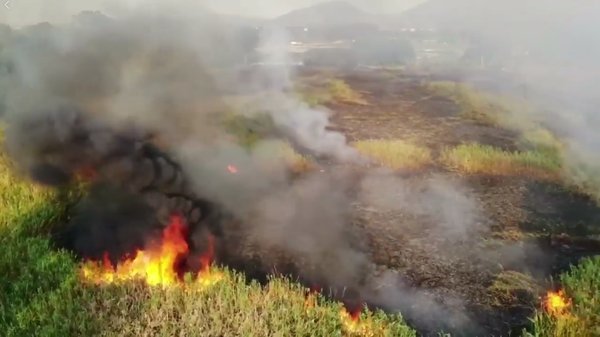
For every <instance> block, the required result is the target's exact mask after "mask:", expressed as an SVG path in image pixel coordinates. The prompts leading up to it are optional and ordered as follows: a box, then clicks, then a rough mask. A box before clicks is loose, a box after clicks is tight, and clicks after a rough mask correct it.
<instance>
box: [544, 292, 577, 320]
mask: <svg viewBox="0 0 600 337" xmlns="http://www.w3.org/2000/svg"><path fill="white" fill-rule="evenodd" d="M570 306H571V300H569V299H568V298H567V296H566V295H565V292H564V291H563V290H559V291H556V292H554V291H549V292H548V294H546V298H545V299H544V308H545V309H546V311H547V312H548V313H550V314H552V315H555V316H558V315H562V314H565V313H566V312H567V310H568V309H569V307H570Z"/></svg>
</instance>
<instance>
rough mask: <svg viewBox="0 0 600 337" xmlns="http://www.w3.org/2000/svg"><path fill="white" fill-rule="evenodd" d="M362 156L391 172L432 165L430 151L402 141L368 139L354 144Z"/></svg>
mask: <svg viewBox="0 0 600 337" xmlns="http://www.w3.org/2000/svg"><path fill="white" fill-rule="evenodd" d="M354 147H355V148H356V149H357V150H358V151H359V152H360V153H362V154H363V155H365V156H367V157H369V158H371V159H372V160H374V161H375V162H377V163H378V164H380V165H383V166H386V167H389V168H391V169H393V170H418V169H422V168H424V167H426V166H427V165H429V164H431V163H432V157H431V151H430V150H429V149H428V148H426V147H421V146H418V145H416V144H413V143H411V142H408V141H403V140H385V139H370V140H362V141H358V142H356V143H354Z"/></svg>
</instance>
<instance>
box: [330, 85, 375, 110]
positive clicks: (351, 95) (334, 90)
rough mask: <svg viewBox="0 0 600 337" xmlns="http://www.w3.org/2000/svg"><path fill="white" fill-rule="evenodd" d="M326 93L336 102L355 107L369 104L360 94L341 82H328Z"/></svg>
mask: <svg viewBox="0 0 600 337" xmlns="http://www.w3.org/2000/svg"><path fill="white" fill-rule="evenodd" d="M328 91H329V94H330V95H331V97H332V98H333V99H334V100H335V101H337V102H342V103H347V104H357V105H367V104H369V103H368V102H367V101H366V100H365V99H364V97H363V96H362V94H361V93H359V92H357V91H356V90H354V89H352V87H350V85H348V83H346V82H344V81H343V80H339V79H336V80H331V81H329V85H328Z"/></svg>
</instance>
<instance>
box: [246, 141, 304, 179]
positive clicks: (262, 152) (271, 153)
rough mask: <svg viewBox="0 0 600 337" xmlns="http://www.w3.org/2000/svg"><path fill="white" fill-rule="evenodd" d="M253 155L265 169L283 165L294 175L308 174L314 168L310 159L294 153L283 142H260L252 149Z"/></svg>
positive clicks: (289, 146) (291, 148)
mask: <svg viewBox="0 0 600 337" xmlns="http://www.w3.org/2000/svg"><path fill="white" fill-rule="evenodd" d="M253 153H254V154H255V156H256V157H257V158H258V159H259V160H260V161H261V162H262V163H263V165H264V166H266V167H270V166H277V165H278V164H280V163H284V164H285V165H286V166H287V167H288V168H289V169H290V170H292V172H295V173H303V172H308V171H311V170H313V169H314V168H315V163H314V162H313V161H312V159H311V158H309V157H307V156H304V155H302V154H300V153H298V152H296V150H294V148H293V147H292V146H291V145H290V144H289V143H287V142H283V141H278V140H277V141H276V140H273V141H261V142H259V143H257V144H256V146H255V147H254V148H253Z"/></svg>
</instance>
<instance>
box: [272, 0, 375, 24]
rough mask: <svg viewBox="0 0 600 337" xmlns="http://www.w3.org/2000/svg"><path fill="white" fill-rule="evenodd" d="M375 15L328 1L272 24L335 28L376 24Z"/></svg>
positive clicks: (276, 20) (341, 3) (284, 16)
mask: <svg viewBox="0 0 600 337" xmlns="http://www.w3.org/2000/svg"><path fill="white" fill-rule="evenodd" d="M377 17H378V16H377V15H373V14H369V13H367V12H364V11H362V10H360V9H358V8H356V7H355V6H353V5H352V4H350V3H348V2H346V1H330V2H323V3H319V4H316V5H314V6H311V7H307V8H302V9H297V10H294V11H291V12H289V13H288V14H284V15H282V16H280V17H278V18H276V19H275V20H273V22H274V23H275V24H277V25H281V26H288V27H291V26H312V27H314V26H319V27H322V26H335V25H351V24H357V23H377Z"/></svg>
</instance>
